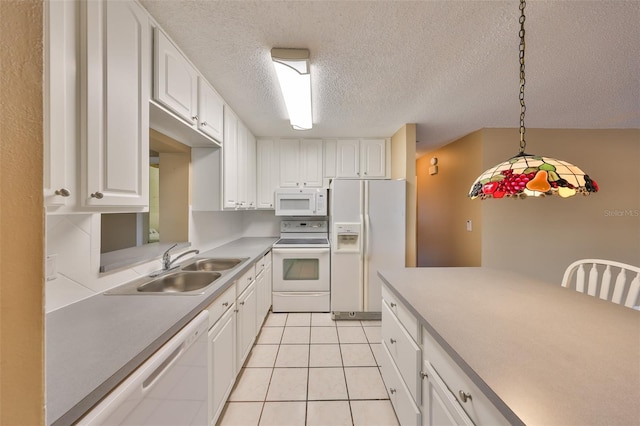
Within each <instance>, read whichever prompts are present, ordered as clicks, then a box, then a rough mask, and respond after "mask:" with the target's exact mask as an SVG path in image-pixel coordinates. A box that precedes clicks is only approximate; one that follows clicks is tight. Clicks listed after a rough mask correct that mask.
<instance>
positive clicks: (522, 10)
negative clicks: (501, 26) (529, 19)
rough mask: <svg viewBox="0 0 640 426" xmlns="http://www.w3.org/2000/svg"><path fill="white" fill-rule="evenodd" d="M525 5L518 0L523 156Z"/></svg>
mask: <svg viewBox="0 0 640 426" xmlns="http://www.w3.org/2000/svg"><path fill="white" fill-rule="evenodd" d="M526 5H527V3H526V2H525V0H520V33H519V35H520V55H519V56H520V96H519V98H520V154H523V153H524V150H525V148H526V147H527V142H526V141H525V140H524V133H525V127H524V114H525V112H526V111H527V107H526V105H525V104H524V84H525V81H526V80H525V75H524V48H525V44H524V21H525V20H526V17H525V16H524V8H525V6H526Z"/></svg>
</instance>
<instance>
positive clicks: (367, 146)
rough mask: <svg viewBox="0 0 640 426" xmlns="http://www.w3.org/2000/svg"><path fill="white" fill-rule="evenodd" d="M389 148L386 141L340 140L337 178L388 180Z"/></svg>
mask: <svg viewBox="0 0 640 426" xmlns="http://www.w3.org/2000/svg"><path fill="white" fill-rule="evenodd" d="M387 146H388V144H387V141H386V140H385V139H339V140H338V141H337V149H336V151H337V153H336V177H339V178H352V179H375V178H386V177H387V175H388V174H387V168H388V167H387V163H388V158H387V157H388V156H387V150H388V147H387Z"/></svg>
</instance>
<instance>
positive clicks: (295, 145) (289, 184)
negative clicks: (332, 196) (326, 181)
mask: <svg viewBox="0 0 640 426" xmlns="http://www.w3.org/2000/svg"><path fill="white" fill-rule="evenodd" d="M323 175H324V171H323V150H322V140H320V139H302V140H298V139H282V140H280V187H282V188H313V187H317V188H320V187H322V183H323V182H322V178H323Z"/></svg>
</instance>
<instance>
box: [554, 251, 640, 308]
mask: <svg viewBox="0 0 640 426" xmlns="http://www.w3.org/2000/svg"><path fill="white" fill-rule="evenodd" d="M612 283H613V288H612ZM562 286H563V287H567V288H573V289H574V290H576V291H579V292H580V293H586V294H588V295H589V296H594V297H600V299H603V300H608V301H609V302H613V303H617V304H619V305H622V304H624V306H626V307H629V308H634V309H640V307H639V306H638V305H640V300H639V299H640V268H639V267H637V266H633V265H627V264H626V263H620V262H614V261H612V260H603V259H581V260H577V261H575V262H573V263H572V264H571V265H569V267H568V268H567V269H566V271H565V272H564V277H563V278H562ZM623 302H624V303H623Z"/></svg>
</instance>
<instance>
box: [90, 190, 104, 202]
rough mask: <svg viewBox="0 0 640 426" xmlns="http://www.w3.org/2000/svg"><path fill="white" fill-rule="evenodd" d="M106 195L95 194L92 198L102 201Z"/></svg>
mask: <svg viewBox="0 0 640 426" xmlns="http://www.w3.org/2000/svg"><path fill="white" fill-rule="evenodd" d="M103 197H104V194H103V193H102V192H94V193H93V194H91V198H97V199H98V200H102V198H103Z"/></svg>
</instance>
